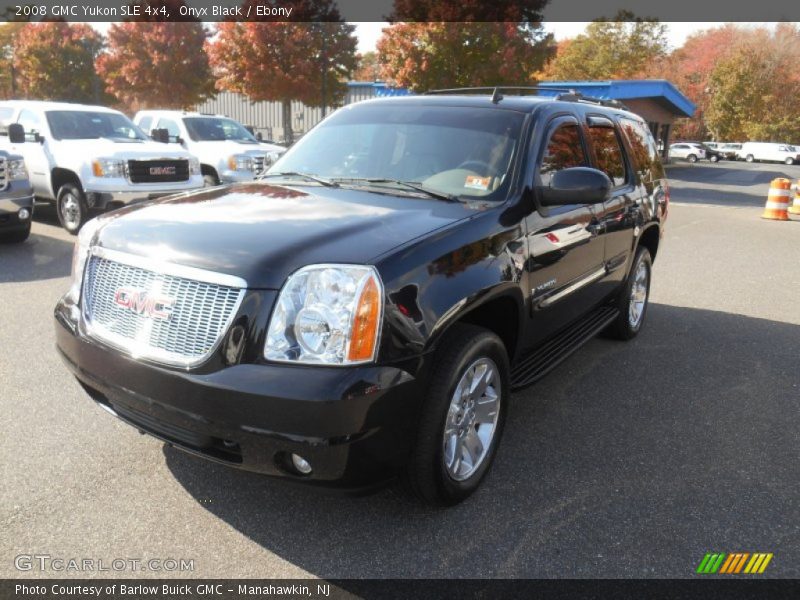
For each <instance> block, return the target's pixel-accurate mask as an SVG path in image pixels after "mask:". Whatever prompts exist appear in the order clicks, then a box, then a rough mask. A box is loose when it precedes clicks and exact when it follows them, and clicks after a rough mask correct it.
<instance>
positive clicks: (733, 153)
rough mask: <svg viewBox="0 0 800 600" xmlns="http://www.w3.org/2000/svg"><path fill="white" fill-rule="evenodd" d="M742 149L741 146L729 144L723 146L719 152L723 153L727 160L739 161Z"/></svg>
mask: <svg viewBox="0 0 800 600" xmlns="http://www.w3.org/2000/svg"><path fill="white" fill-rule="evenodd" d="M741 149H742V145H741V144H735V143H727V144H722V146H721V147H720V148H719V151H720V152H721V153H722V156H723V158H724V159H725V160H738V159H739V151H740V150H741Z"/></svg>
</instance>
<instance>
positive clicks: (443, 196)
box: [336, 177, 461, 202]
mask: <svg viewBox="0 0 800 600" xmlns="http://www.w3.org/2000/svg"><path fill="white" fill-rule="evenodd" d="M336 181H339V182H341V183H355V184H359V183H366V184H369V185H381V184H383V185H398V186H401V187H404V188H407V189H409V190H414V191H415V192H420V193H422V194H425V195H427V196H429V197H431V198H436V199H437V200H444V201H445V202H461V200H459V199H458V196H454V195H453V194H447V193H445V192H437V191H435V190H432V189H430V188H427V187H425V186H424V185H422V184H421V183H419V182H418V181H401V180H399V179H382V178H372V179H368V178H356V177H354V178H351V179H344V178H341V177H337V178H336Z"/></svg>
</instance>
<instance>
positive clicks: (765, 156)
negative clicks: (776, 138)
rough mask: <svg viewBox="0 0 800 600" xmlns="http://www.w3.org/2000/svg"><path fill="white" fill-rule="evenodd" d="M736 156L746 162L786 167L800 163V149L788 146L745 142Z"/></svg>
mask: <svg viewBox="0 0 800 600" xmlns="http://www.w3.org/2000/svg"><path fill="white" fill-rule="evenodd" d="M738 155H739V158H743V159H744V160H746V161H747V162H754V161H765V162H782V163H785V164H787V165H793V164H795V163H800V148H798V147H797V146H792V145H790V144H776V143H772V142H745V143H744V144H742V147H741V148H740V149H739V152H738Z"/></svg>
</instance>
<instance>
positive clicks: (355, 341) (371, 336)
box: [347, 277, 381, 361]
mask: <svg viewBox="0 0 800 600" xmlns="http://www.w3.org/2000/svg"><path fill="white" fill-rule="evenodd" d="M380 317H381V292H380V287H379V286H378V283H377V282H376V281H375V277H370V278H369V279H367V281H366V283H365V284H364V288H363V289H362V290H361V296H360V297H359V299H358V304H357V308H356V312H355V317H354V319H353V333H352V337H351V338H350V347H349V348H348V350H347V358H348V360H351V361H363V360H370V359H371V358H372V357H373V355H374V353H375V345H376V344H377V343H378V325H379V323H380V320H381V318H380Z"/></svg>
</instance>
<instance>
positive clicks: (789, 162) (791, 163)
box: [783, 158, 794, 165]
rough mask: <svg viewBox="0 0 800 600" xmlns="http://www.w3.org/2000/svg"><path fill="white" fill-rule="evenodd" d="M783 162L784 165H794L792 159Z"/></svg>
mask: <svg viewBox="0 0 800 600" xmlns="http://www.w3.org/2000/svg"><path fill="white" fill-rule="evenodd" d="M783 162H784V163H785V164H787V165H793V164H794V159H793V158H787V159H786V160H785V161H783Z"/></svg>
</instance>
